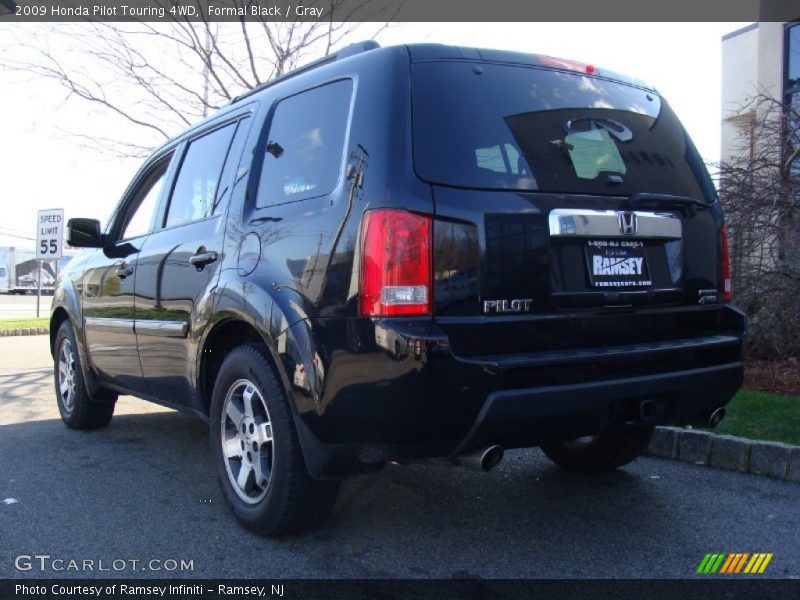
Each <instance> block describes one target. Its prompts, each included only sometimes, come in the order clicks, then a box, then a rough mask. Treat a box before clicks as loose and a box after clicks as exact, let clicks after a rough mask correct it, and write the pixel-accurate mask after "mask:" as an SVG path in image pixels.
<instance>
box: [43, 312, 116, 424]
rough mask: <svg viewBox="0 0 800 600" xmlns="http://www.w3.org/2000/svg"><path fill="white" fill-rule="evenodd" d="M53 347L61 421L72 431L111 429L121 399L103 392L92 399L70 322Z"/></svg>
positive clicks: (62, 330) (55, 380) (59, 334)
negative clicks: (110, 425)
mask: <svg viewBox="0 0 800 600" xmlns="http://www.w3.org/2000/svg"><path fill="white" fill-rule="evenodd" d="M53 347H54V349H55V352H54V353H53V379H54V383H55V391H56V401H57V403H58V412H59V413H61V420H62V421H64V423H65V424H66V425H67V427H70V428H72V429H99V428H100V427H105V426H106V425H108V424H109V423H110V422H111V417H113V416H114V406H115V403H116V400H117V395H116V394H115V393H113V392H107V391H105V390H102V391H101V392H99V393H98V394H95V396H94V398H93V397H92V396H90V394H89V391H88V390H87V389H86V380H85V379H84V377H83V369H82V368H81V356H80V352H79V351H78V344H77V342H76V341H75V331H74V330H73V329H72V323H70V322H69V320H66V321H64V322H63V323H62V324H61V327H59V329H58V333H57V334H56V341H55V345H54V346H53ZM62 360H63V365H62ZM62 367H63V368H62ZM65 381H66V383H64V382H65ZM64 388H65V389H64Z"/></svg>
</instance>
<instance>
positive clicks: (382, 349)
mask: <svg viewBox="0 0 800 600" xmlns="http://www.w3.org/2000/svg"><path fill="white" fill-rule="evenodd" d="M720 313H721V316H720V323H722V324H724V327H723V328H721V329H720V331H718V332H716V333H714V334H713V335H708V336H705V337H700V338H693V339H681V340H672V341H669V340H666V341H665V340H661V341H659V342H656V343H651V344H644V343H638V344H629V345H618V346H606V347H599V348H598V347H595V348H591V349H586V350H569V351H558V352H555V351H554V352H538V353H534V354H528V355H520V354H517V355H512V356H497V355H493V356H487V357H479V356H469V357H464V356H458V355H456V354H454V353H453V351H452V349H451V347H450V344H449V339H448V337H447V335H445V334H444V332H443V331H442V330H441V329H440V328H439V327H438V325H437V323H436V322H435V321H433V320H429V321H395V320H384V321H373V320H371V319H337V320H326V319H320V320H316V321H314V322H310V323H305V324H297V325H295V326H294V327H302V328H305V329H306V331H305V332H303V333H302V342H303V343H295V344H291V346H296V347H305V349H306V350H307V351H308V353H309V354H308V355H311V356H314V357H315V358H314V359H313V360H307V361H304V369H303V370H304V372H305V373H306V374H307V376H304V377H303V378H301V379H300V380H298V378H294V379H295V381H294V383H295V389H294V390H293V393H294V398H295V407H296V409H297V416H298V419H297V420H296V421H297V424H298V431H299V433H300V438H301V443H302V446H303V451H304V456H305V458H306V463H307V466H308V467H309V470H310V471H311V473H312V475H314V476H316V477H318V478H337V477H344V476H348V475H351V474H353V473H358V472H364V471H370V470H375V469H378V468H380V467H381V466H383V464H385V463H386V462H387V461H390V460H401V461H403V460H408V461H413V460H418V459H424V458H430V457H440V456H449V455H453V454H458V453H461V452H467V451H469V450H472V449H474V448H477V447H480V446H482V445H485V444H489V443H496V444H500V445H501V446H503V447H505V448H514V447H528V446H537V445H539V444H542V443H544V442H547V441H553V440H559V439H571V438H576V437H580V436H583V435H590V434H594V433H597V432H598V431H603V430H608V429H612V428H617V427H635V426H650V425H657V424H678V425H683V424H704V423H706V422H707V419H708V416H709V414H710V413H711V412H713V410H715V409H716V408H718V407H720V406H723V405H725V404H726V403H727V402H728V401H729V400H730V399H731V398H732V397H733V395H734V394H735V393H736V391H737V390H738V389H739V387H740V386H741V383H742V364H741V349H742V343H743V336H744V318H743V316H742V315H741V313H740V312H739V311H737V310H736V309H734V308H732V307H721V308H720ZM722 313H724V314H722ZM312 332H313V335H312ZM296 337H297V338H300V337H301V333H300V332H298V334H297V336H296ZM303 354H306V352H303ZM284 360H285V361H286V362H287V364H286V367H287V371H288V372H290V373H291V372H294V371H296V367H297V364H298V361H300V360H302V359H301V358H299V357H298V358H292V357H286V356H285V357H284ZM290 369H291V370H290ZM290 381H291V379H290ZM298 383H299V384H300V385H298Z"/></svg>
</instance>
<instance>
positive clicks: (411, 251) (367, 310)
mask: <svg viewBox="0 0 800 600" xmlns="http://www.w3.org/2000/svg"><path fill="white" fill-rule="evenodd" d="M431 223H432V219H431V218H430V217H426V216H423V215H417V214H413V213H409V212H405V211H402V210H395V209H376V210H371V211H368V212H367V213H366V214H365V216H364V226H363V237H362V240H363V242H362V246H361V290H360V292H359V298H358V301H359V302H358V303H359V311H360V313H361V314H362V315H366V316H370V317H372V316H398V315H427V314H430V313H431V289H432V277H431V229H432V227H431Z"/></svg>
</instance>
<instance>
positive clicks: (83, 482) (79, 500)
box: [0, 336, 800, 578]
mask: <svg viewBox="0 0 800 600" xmlns="http://www.w3.org/2000/svg"><path fill="white" fill-rule="evenodd" d="M47 343H48V338H47V336H35V337H10V338H0V532H2V541H3V543H2V544H0V577H43V576H45V577H65V576H73V577H74V576H80V577H113V576H121V577H137V578H139V577H142V578H145V577H165V576H170V577H235V578H238V577H260V578H273V577H311V578H327V577H354V578H367V577H415V578H419V577H422V578H428V577H437V578H463V577H482V578H493V577H510V578H520V577H530V578H538V577H546V578H549V577H647V578H651V577H667V578H673V577H674V578H684V577H692V576H694V571H695V569H696V568H697V566H698V564H699V563H700V561H701V560H702V558H703V556H704V555H705V554H706V553H708V552H772V553H774V558H773V559H772V562H771V563H770V565H769V567H768V569H767V571H766V573H765V576H772V577H800V535H798V532H800V486H799V485H797V484H793V483H789V482H784V481H776V480H772V479H768V478H764V477H755V476H752V475H743V474H738V473H731V472H726V471H718V470H713V469H709V468H705V467H699V466H695V465H691V464H687V463H679V462H671V461H665V460H659V459H652V458H643V459H639V460H638V461H636V462H634V463H633V464H631V465H629V466H628V467H625V468H623V469H621V470H620V471H617V472H614V473H608V474H603V475H598V476H581V475H575V474H569V473H565V472H563V471H560V470H559V469H557V468H555V467H554V466H552V465H551V463H550V462H549V461H548V460H547V459H546V458H545V457H544V455H543V454H542V453H541V452H540V451H539V450H517V451H509V452H507V454H506V458H505V460H504V461H503V463H501V465H500V466H499V467H498V468H496V469H495V470H493V471H492V472H490V473H476V472H472V471H468V470H465V469H463V468H455V467H448V466H439V465H435V464H426V465H414V466H409V467H400V466H389V467H387V468H386V469H385V470H384V471H382V472H381V473H379V474H377V475H374V476H369V477H359V478H356V479H353V480H350V481H347V482H345V483H344V484H343V486H342V489H341V493H340V497H339V500H338V502H337V504H336V507H335V509H334V512H333V515H332V517H331V519H330V520H329V521H328V522H327V523H326V524H325V525H324V526H322V527H321V528H319V529H318V530H316V531H314V532H312V533H309V534H306V535H303V536H299V537H289V538H283V539H278V540H269V539H262V538H258V537H256V536H254V535H251V534H250V533H248V532H247V531H245V530H244V529H242V528H240V527H239V526H238V525H237V524H236V522H235V521H234V519H233V517H232V516H231V515H230V514H229V512H228V510H227V509H226V507H225V506H224V504H223V502H222V496H221V494H220V491H219V488H218V484H217V481H216V480H215V475H214V472H213V469H212V466H211V452H210V449H209V438H208V432H207V429H206V426H205V425H204V424H203V423H202V422H200V421H197V420H195V419H193V418H191V417H188V416H184V415H181V414H179V413H176V412H174V411H170V410H167V409H164V408H161V407H158V406H156V405H153V404H149V403H146V402H144V401H141V400H136V399H134V398H130V397H125V398H121V399H120V401H119V403H118V405H117V410H116V415H115V417H114V420H113V421H112V423H111V425H110V426H109V427H108V428H106V429H104V430H100V431H94V432H78V431H71V430H69V429H67V428H66V427H65V426H64V425H62V423H61V421H60V420H59V418H58V411H57V408H56V404H55V398H54V393H53V381H52V371H51V370H52V363H51V358H50V356H49V353H48V348H47ZM36 555H40V556H41V555H47V556H49V557H50V558H48V559H31V561H30V562H31V568H30V569H29V570H24V571H20V570H18V569H17V568H16V567H15V562H16V563H17V564H18V566H20V565H21V566H22V567H25V566H26V565H27V564H28V561H27V559H24V558H23V559H21V561H20V559H18V557H19V556H23V557H24V556H31V557H33V556H36ZM57 559H58V560H62V561H64V562H62V563H53V562H52V561H54V560H57ZM70 560H73V561H75V565H76V567H78V570H72V569H68V568H69V567H70V565H71V563H69V561H70ZM87 560H90V561H93V562H92V563H91V565H92V568H91V570H90V569H86V568H84V567H85V563H84V562H83V561H87ZM113 561H117V562H116V563H114V562H113ZM119 561H124V564H125V568H124V569H121V570H119V571H116V570H114V568H115V567H114V565H116V566H122V564H123V563H121V562H119ZM132 561H136V562H135V563H133V562H132ZM169 561H176V563H178V565H180V562H181V561H184V562H185V563H187V562H189V561H190V562H191V569H189V568H188V566H187V568H186V569H185V570H180V567H179V566H178V567H177V570H171V569H170V568H171V567H172V566H174V565H173V563H172V562H169ZM101 562H102V565H103V566H104V567H105V568H107V569H109V570H108V571H100V570H99V568H100V563H101ZM42 563H43V564H44V566H45V568H44V569H41V565H42ZM54 564H55V566H57V567H61V568H62V569H63V570H54V568H53V566H54ZM134 564H135V567H132V566H131V565H134ZM718 577H719V576H718Z"/></svg>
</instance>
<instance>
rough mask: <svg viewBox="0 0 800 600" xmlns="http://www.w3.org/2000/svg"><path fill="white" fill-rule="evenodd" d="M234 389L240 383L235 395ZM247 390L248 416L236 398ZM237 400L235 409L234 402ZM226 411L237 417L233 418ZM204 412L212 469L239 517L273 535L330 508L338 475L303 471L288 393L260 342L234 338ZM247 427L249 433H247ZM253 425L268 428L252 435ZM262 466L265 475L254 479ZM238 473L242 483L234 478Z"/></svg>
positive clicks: (310, 523)
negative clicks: (317, 476) (328, 477)
mask: <svg viewBox="0 0 800 600" xmlns="http://www.w3.org/2000/svg"><path fill="white" fill-rule="evenodd" d="M238 390H243V391H242V393H241V398H240V397H239V392H238ZM248 394H249V398H250V399H249V400H248V402H249V403H250V404H251V405H252V407H251V408H250V412H249V416H248V412H247V409H246V408H245V406H246V405H245V404H244V398H245V396H247V395H248ZM240 403H241V406H242V409H241V410H240V409H239V408H236V407H237V406H239V404H240ZM231 405H233V408H231ZM223 411H225V412H224V414H223ZM229 411H230V412H229ZM236 411H239V412H238V413H236ZM231 413H236V414H235V415H234V416H236V417H241V419H239V420H238V421H235V420H234V418H233V417H232V416H231ZM210 418H211V450H212V452H213V455H214V464H215V467H216V470H217V476H218V478H219V481H220V485H221V487H222V492H223V496H224V497H225V501H226V503H227V504H228V507H229V508H230V510H231V512H233V514H234V516H235V517H236V519H237V520H238V521H239V523H241V524H242V525H243V526H244V527H246V528H247V529H249V530H250V531H252V532H253V533H256V534H258V535H263V536H270V537H273V536H280V535H285V534H291V533H300V532H302V531H306V530H308V529H311V528H313V527H314V526H316V525H317V524H319V523H321V522H322V521H323V520H324V519H325V518H326V517H327V516H328V515H329V514H330V512H331V509H332V508H333V504H334V502H335V501H336V495H337V493H338V490H339V482H338V481H316V480H314V479H312V478H311V476H310V475H309V474H308V470H307V469H306V465H305V461H304V460H303V453H302V450H301V448H300V441H299V438H298V435H297V431H296V429H295V425H294V421H293V418H292V413H291V409H290V407H289V399H288V397H287V394H286V392H285V390H284V389H283V386H282V385H281V383H280V380H279V379H278V376H277V374H276V372H275V370H274V368H273V367H272V364H271V363H270V361H269V360H268V359H267V357H266V354H265V350H264V348H263V347H262V346H260V345H258V344H248V345H243V346H239V347H238V348H235V349H234V350H233V351H231V353H230V354H228V356H227V357H226V358H225V360H224V361H223V363H222V366H221V367H220V370H219V373H218V375H217V380H216V383H215V385H214V392H213V398H212V401H211V411H210ZM223 419H224V421H223ZM248 420H249V421H248ZM223 422H224V425H223ZM237 422H238V424H236V423H237ZM247 423H249V424H247ZM251 425H252V427H251ZM265 425H268V426H269V429H266V428H265ZM240 427H243V428H240ZM247 431H249V432H250V434H252V435H250V436H249V437H247ZM260 431H268V432H269V433H268V434H266V433H265V434H263V436H261V437H259V433H258V432H260ZM240 432H241V433H240ZM267 435H268V436H269V440H268V441H265V440H267V439H268V438H267V437H266V436H267ZM226 444H229V445H228V446H226ZM251 444H252V446H253V453H252V455H251V453H250V448H251ZM225 448H228V449H227V452H228V453H229V456H226V450H225ZM255 448H258V450H257V451H256V450H255ZM235 452H239V456H235V455H234V453H235ZM256 465H258V466H257V467H256ZM267 468H268V473H269V477H268V479H266V478H265V481H262V482H261V483H260V484H259V482H258V478H259V477H260V476H261V475H262V474H263V473H264V472H265V469H267ZM242 470H246V473H245V474H244V478H242ZM241 479H243V481H244V485H239V483H238V481H239V480H241Z"/></svg>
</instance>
